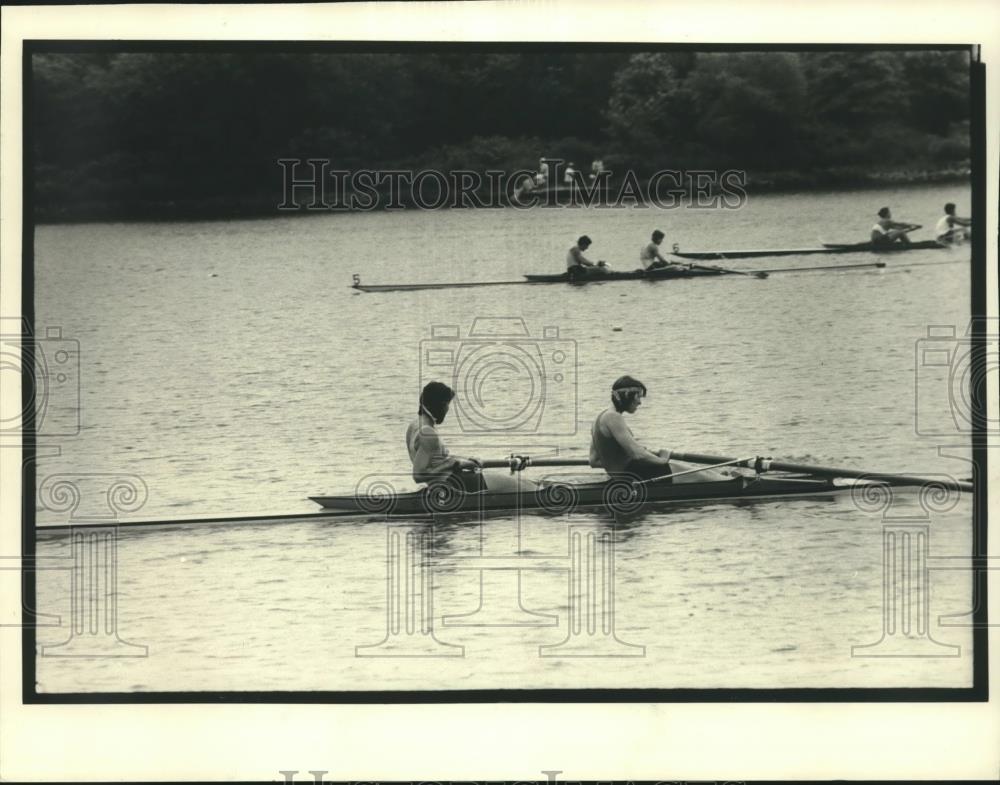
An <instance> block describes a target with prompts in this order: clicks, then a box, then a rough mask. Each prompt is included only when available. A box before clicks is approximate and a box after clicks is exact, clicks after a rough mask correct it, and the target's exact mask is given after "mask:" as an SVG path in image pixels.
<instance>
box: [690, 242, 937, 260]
mask: <svg viewBox="0 0 1000 785" xmlns="http://www.w3.org/2000/svg"><path fill="white" fill-rule="evenodd" d="M950 247H952V246H950V245H947V244H941V243H939V242H937V241H936V240H921V241H919V242H911V243H894V244H892V245H876V244H874V243H823V245H822V246H820V247H818V248H772V249H746V250H742V251H739V250H737V251H681V250H680V249H679V248H677V247H675V248H674V250H673V251H672V252H671V253H672V254H673V255H674V256H679V257H681V258H682V259H715V260H724V259H753V258H757V257H762V256H808V255H810V254H832V253H865V252H871V253H899V252H902V251H927V250H930V249H938V250H940V249H942V248H950Z"/></svg>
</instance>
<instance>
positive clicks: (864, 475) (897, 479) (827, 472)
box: [670, 452, 973, 493]
mask: <svg viewBox="0 0 1000 785" xmlns="http://www.w3.org/2000/svg"><path fill="white" fill-rule="evenodd" d="M670 457H671V458H676V459H677V460H678V461H689V462H691V463H712V464H716V463H723V462H726V461H738V460H739V459H738V458H726V457H722V456H718V455H701V454H699V453H682V452H673V453H671V454H670ZM758 461H759V462H760V463H761V466H760V467H759V468H761V469H762V470H763V471H779V472H796V473H800V474H815V475H817V476H819V477H830V478H834V477H845V478H852V479H865V480H878V481H879V482H884V483H886V484H887V485H937V486H940V487H942V488H948V489H950V490H958V491H965V492H967V493H971V492H972V490H973V484H972V483H971V482H965V481H962V480H942V479H937V478H933V477H916V476H913V475H909V474H886V473H884V472H866V471H861V470H859V469H846V468H837V467H833V466H812V465H809V464H805V463H785V462H783V461H772V460H770V459H764V458H757V459H755V460H753V461H751V462H747V463H746V464H744V465H746V466H750V467H752V468H757V467H756V466H755V464H756V463H757V462H758ZM737 465H739V464H737Z"/></svg>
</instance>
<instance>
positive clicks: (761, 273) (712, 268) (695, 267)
mask: <svg viewBox="0 0 1000 785" xmlns="http://www.w3.org/2000/svg"><path fill="white" fill-rule="evenodd" d="M673 264H676V265H678V266H680V267H687V268H688V269H689V270H710V271H712V272H720V273H729V274H730V275H750V276H753V277H754V278H767V272H765V271H764V270H751V271H750V272H746V271H744V270H733V269H732V268H731V267H718V266H716V265H704V264H691V263H690V262H673Z"/></svg>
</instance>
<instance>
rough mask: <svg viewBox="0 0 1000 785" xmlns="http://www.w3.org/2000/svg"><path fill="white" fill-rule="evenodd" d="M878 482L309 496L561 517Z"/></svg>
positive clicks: (341, 502) (396, 511) (364, 504)
mask: <svg viewBox="0 0 1000 785" xmlns="http://www.w3.org/2000/svg"><path fill="white" fill-rule="evenodd" d="M873 485H874V486H877V487H882V486H881V484H880V483H878V482H875V483H872V482H867V481H857V482H847V483H846V484H844V483H843V481H835V480H833V479H830V478H819V477H815V476H800V475H797V476H784V477H763V476H761V477H735V478H733V479H731V480H716V481H712V482H690V483H677V484H672V483H651V484H647V485H642V484H638V485H636V484H633V483H632V482H630V481H628V480H608V481H605V482H590V483H570V482H551V481H545V482H543V483H542V485H541V486H540V487H539V488H537V489H532V490H529V491H524V492H522V493H514V492H505V493H491V492H490V491H483V492H481V493H465V492H463V491H460V490H457V489H456V488H454V487H453V486H451V485H447V484H443V483H442V484H439V485H436V486H431V487H428V488H424V489H421V490H419V491H412V492H407V493H386V494H377V493H373V494H372V495H366V494H363V493H361V494H353V495H349V496H310V497H309V498H310V499H311V500H312V501H314V502H316V503H317V504H318V505H319V506H320V507H322V508H323V509H325V510H336V511H339V512H341V513H350V512H353V513H359V514H378V515H399V516H407V515H409V516H414V515H416V516H419V515H440V514H450V513H478V512H489V511H503V510H519V511H520V510H538V511H541V512H549V513H555V514H563V513H566V512H570V511H572V510H578V509H581V508H593V507H603V508H607V509H610V510H612V511H619V512H634V511H636V510H638V509H641V508H643V507H645V506H647V505H651V504H656V505H660V504H703V503H714V502H736V503H741V502H752V501H764V500H781V499H792V498H797V497H809V498H813V497H825V496H831V495H839V494H844V493H850V492H851V491H852V490H854V489H860V488H863V487H868V488H870V487H871V486H873Z"/></svg>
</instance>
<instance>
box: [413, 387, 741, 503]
mask: <svg viewBox="0 0 1000 785" xmlns="http://www.w3.org/2000/svg"><path fill="white" fill-rule="evenodd" d="M454 397H455V392H454V390H452V389H451V388H450V387H449V386H448V385H446V384H443V383H442V382H430V383H428V384H427V385H426V386H425V387H424V389H423V391H422V392H421V394H420V410H419V412H418V414H417V418H416V419H415V420H414V421H413V422H412V423H410V425H409V427H408V428H407V429H406V447H407V450H408V452H409V454H410V461H411V462H412V464H413V479H414V481H416V482H418V483H428V484H432V483H436V482H442V481H443V482H448V483H456V484H458V485H460V487H461V488H463V489H464V490H465V491H466V492H469V493H476V492H479V491H483V490H490V491H493V492H505V491H507V492H510V491H514V490H517V489H518V488H520V489H521V490H526V489H531V488H533V487H535V486H536V483H534V481H532V480H527V479H524V478H521V477H519V476H511V475H510V474H509V473H504V472H503V471H495V472H494V471H486V472H484V471H483V470H482V464H481V462H480V461H479V460H478V459H476V458H460V457H458V456H455V455H452V454H451V453H449V452H448V448H447V447H446V446H445V444H444V441H443V440H442V439H441V435H440V434H439V433H438V431H437V427H436V426H438V425H440V424H441V423H442V422H444V419H445V417H446V416H447V415H448V409H449V408H450V406H451V402H452V400H453V399H454ZM645 397H646V386H645V385H644V384H643V383H642V382H640V381H639V380H638V379H633V378H632V377H631V376H622V377H621V378H620V379H618V380H617V381H616V382H615V383H614V384H613V385H612V386H611V405H610V406H609V407H608V408H607V409H605V410H604V411H602V412H601V413H600V414H598V415H597V418H596V419H595V420H594V424H593V426H592V427H591V430H590V434H591V439H590V458H589V463H590V465H591V466H592V467H594V468H597V469H604V470H605V471H606V472H607V474H608V476H609V477H611V478H624V479H629V480H645V481H657V482H663V483H671V482H673V477H672V475H673V474H675V473H679V472H682V471H685V470H687V469H691V468H694V467H693V466H692V465H690V464H686V463H682V462H680V461H671V460H670V450H656V451H653V450H649V449H647V448H646V447H644V446H642V444H640V443H639V442H638V441H637V440H636V438H635V436H633V435H632V430H631V429H630V428H629V427H628V424H627V423H626V422H625V417H624V415H626V414H635V411H636V409H638V408H639V406H640V404H641V403H642V400H643V398H645ZM724 479H727V477H726V475H725V474H721V473H719V472H717V471H714V470H711V469H707V470H703V471H699V472H697V473H694V474H686V475H683V476H680V477H677V482H705V481H709V480H724Z"/></svg>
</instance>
